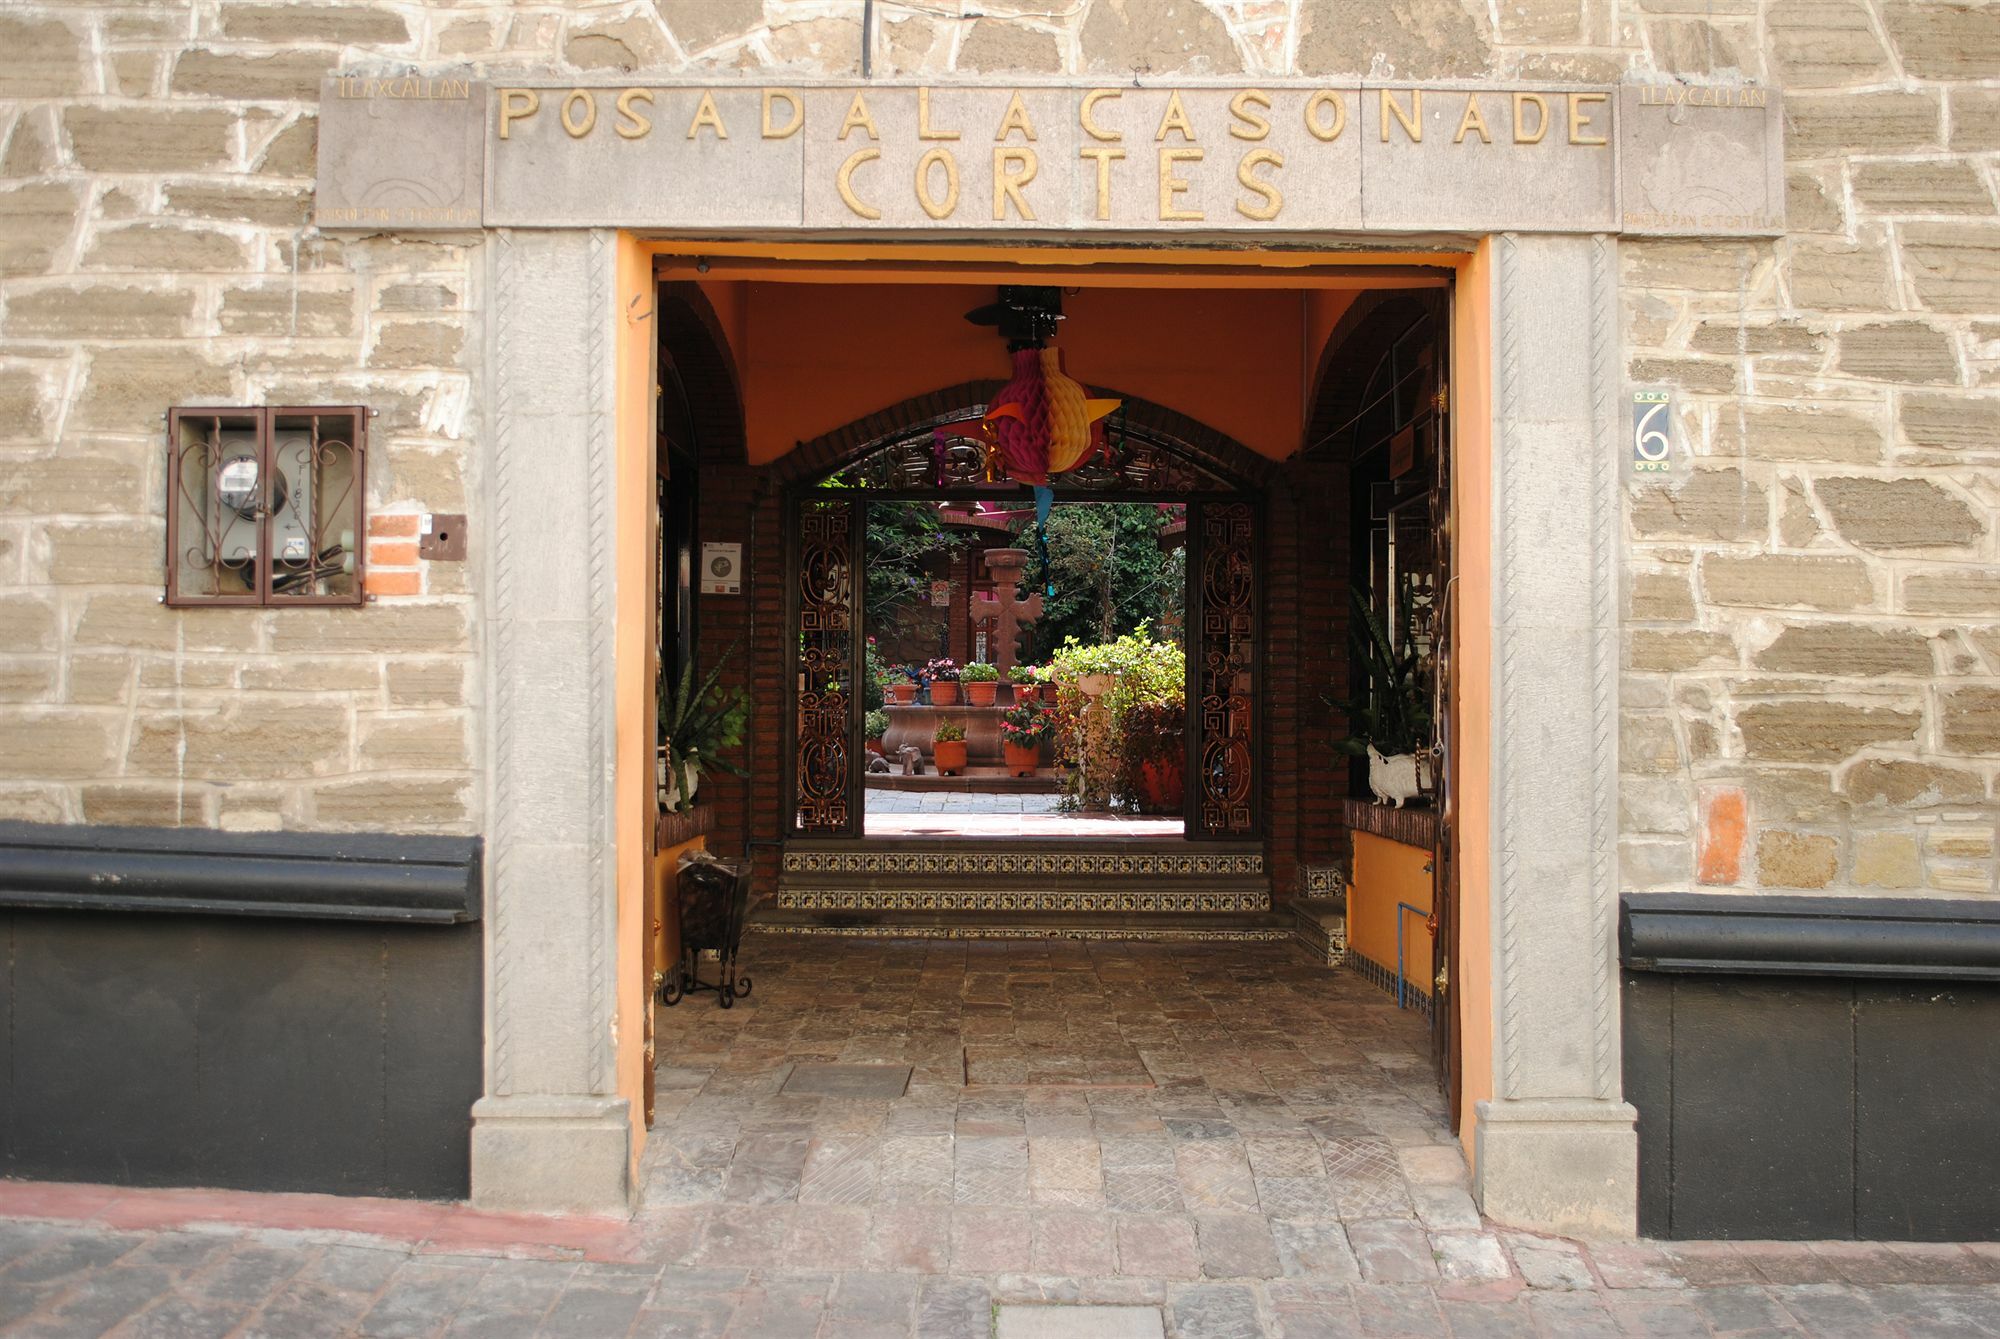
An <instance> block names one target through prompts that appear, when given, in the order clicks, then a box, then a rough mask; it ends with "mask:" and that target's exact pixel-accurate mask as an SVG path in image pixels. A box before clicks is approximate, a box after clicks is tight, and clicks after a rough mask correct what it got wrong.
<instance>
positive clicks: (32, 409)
mask: <svg viewBox="0 0 2000 1339" xmlns="http://www.w3.org/2000/svg"><path fill="white" fill-rule="evenodd" d="M48 430H49V418H48V398H47V396H46V395H45V394H44V393H43V389H42V381H41V378H40V377H37V376H36V375H35V374H34V373H32V372H30V371H28V370H26V369H25V368H15V367H0V440H12V441H21V442H33V443H36V444H40V443H41V442H43V441H45V440H46V437H45V434H46V433H47V432H48Z"/></svg>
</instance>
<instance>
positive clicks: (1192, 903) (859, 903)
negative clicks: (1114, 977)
mask: <svg viewBox="0 0 2000 1339" xmlns="http://www.w3.org/2000/svg"><path fill="white" fill-rule="evenodd" d="M778 906H779V907H781V908H783V909H784V910H787V911H1022V912H1055V913H1058V914H1060V913H1063V912H1106V911H1116V912H1154V911H1159V912H1217V913H1235V912H1246V911H1248V912H1258V911H1269V910H1270V909H1271V896H1270V894H1269V893H1268V892H1264V891H1256V892H1174V891H1167V892H1158V891H1154V892H1091V893H1065V892H1057V891H1054V890H1052V889H1027V890H1008V891H1000V892H994V891H982V892H966V891H950V892H940V891H931V890H919V889H881V888H862V889H851V888H782V887H781V888H780V889H779V890H778Z"/></svg>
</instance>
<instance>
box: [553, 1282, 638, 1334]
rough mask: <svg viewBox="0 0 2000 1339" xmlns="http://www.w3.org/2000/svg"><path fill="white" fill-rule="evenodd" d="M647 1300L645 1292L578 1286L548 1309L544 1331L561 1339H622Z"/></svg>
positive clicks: (564, 1294) (564, 1292)
mask: <svg viewBox="0 0 2000 1339" xmlns="http://www.w3.org/2000/svg"><path fill="white" fill-rule="evenodd" d="M645 1300H646V1295H645V1293H644V1292H633V1291H630V1290H626V1289H614V1288H601V1287H591V1286H584V1285H575V1286H572V1287H569V1288H566V1289H564V1291H563V1294H562V1296H561V1297H559V1298H557V1299H556V1302H555V1305H554V1306H552V1307H551V1308H549V1313H548V1318H547V1319H546V1320H545V1321H544V1322H543V1325H542V1328H543V1330H544V1332H546V1333H548V1334H550V1335H560V1336H562V1339H622V1336H623V1335H624V1334H625V1333H626V1332H627V1331H629V1330H630V1329H631V1328H632V1322H633V1321H635V1320H637V1319H638V1317H639V1308H640V1306H641V1305H642V1304H643V1303H644V1302H645Z"/></svg>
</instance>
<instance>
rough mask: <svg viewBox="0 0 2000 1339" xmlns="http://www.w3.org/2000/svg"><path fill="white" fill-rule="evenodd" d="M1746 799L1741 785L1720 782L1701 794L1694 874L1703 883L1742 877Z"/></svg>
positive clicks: (1734, 880) (1747, 821) (1729, 881)
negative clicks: (1699, 834) (1698, 838)
mask: <svg viewBox="0 0 2000 1339" xmlns="http://www.w3.org/2000/svg"><path fill="white" fill-rule="evenodd" d="M1748 831H1749V809H1748V802H1747V801H1746V800H1745V799H1744V796H1743V788H1742V787H1741V786H1723V787H1718V788H1717V789H1714V790H1709V791H1705V792H1703V794H1702V797H1701V838H1700V843H1701V844H1700V849H1699V853H1698V855H1697V859H1696V867H1695V877H1696V878H1697V879H1699V880H1700V881H1701V882H1702V883H1704V884H1723V885H1727V884H1733V883H1736V882H1737V881H1738V880H1739V879H1741V878H1742V877H1743V839H1744V837H1745V836H1746V835H1747V833H1748Z"/></svg>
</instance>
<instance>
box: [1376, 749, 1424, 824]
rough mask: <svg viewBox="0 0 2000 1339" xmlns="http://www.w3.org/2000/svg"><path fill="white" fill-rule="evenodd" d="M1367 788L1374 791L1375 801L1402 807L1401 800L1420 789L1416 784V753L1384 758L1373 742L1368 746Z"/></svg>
mask: <svg viewBox="0 0 2000 1339" xmlns="http://www.w3.org/2000/svg"><path fill="white" fill-rule="evenodd" d="M1368 789H1370V790H1372V791H1374V792H1375V803H1377V804H1393V805H1394V806H1395V807H1396V808H1398V809H1400V808H1402V807H1403V801H1404V800H1407V799H1410V798H1411V797H1412V796H1415V795H1417V794H1418V793H1420V792H1421V791H1422V789H1423V788H1422V787H1421V786H1419V785H1418V784H1417V755H1416V754H1414V753H1398V754H1397V755H1396V756H1395V757H1393V758H1385V757H1383V756H1382V754H1381V753H1380V752H1378V751H1377V750H1376V748H1375V746H1374V745H1373V744H1370V745H1369V746H1368Z"/></svg>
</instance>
